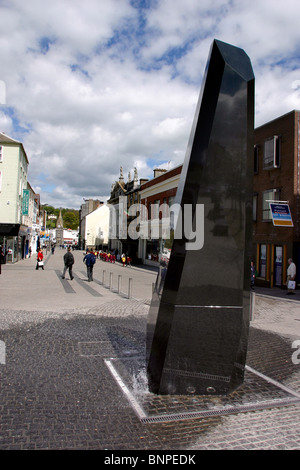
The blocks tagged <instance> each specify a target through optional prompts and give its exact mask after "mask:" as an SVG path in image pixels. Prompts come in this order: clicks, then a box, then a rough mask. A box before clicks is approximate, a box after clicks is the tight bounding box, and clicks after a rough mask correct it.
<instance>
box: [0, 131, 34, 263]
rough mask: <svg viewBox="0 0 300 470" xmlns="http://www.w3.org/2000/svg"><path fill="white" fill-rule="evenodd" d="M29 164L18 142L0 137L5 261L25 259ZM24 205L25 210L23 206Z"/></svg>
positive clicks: (0, 211)
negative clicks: (25, 215) (25, 219)
mask: <svg viewBox="0 0 300 470" xmlns="http://www.w3.org/2000/svg"><path fill="white" fill-rule="evenodd" d="M28 165H29V161H28V158H27V155H26V152H25V149H24V147H23V144H22V143H21V142H18V141H16V140H14V139H12V138H11V137H9V136H7V135H6V134H3V133H0V245H2V246H3V247H4V248H5V250H6V253H7V255H6V260H7V261H8V262H16V261H18V260H19V259H22V258H24V257H25V256H26V245H27V248H28V244H26V241H28V231H27V229H28V227H27V226H25V224H24V216H23V213H24V214H27V213H28V204H29V192H28V189H27V171H28ZM24 203H25V206H24Z"/></svg>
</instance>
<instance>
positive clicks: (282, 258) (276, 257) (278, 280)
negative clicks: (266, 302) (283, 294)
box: [254, 243, 293, 288]
mask: <svg viewBox="0 0 300 470" xmlns="http://www.w3.org/2000/svg"><path fill="white" fill-rule="evenodd" d="M292 252H293V247H292V246H290V244H284V243H283V244H272V243H257V244H256V260H254V262H255V267H256V282H255V284H256V285H258V286H262V287H279V288H285V286H286V279H287V275H286V271H287V266H288V258H290V257H292V254H291V253H292ZM288 253H289V254H288Z"/></svg>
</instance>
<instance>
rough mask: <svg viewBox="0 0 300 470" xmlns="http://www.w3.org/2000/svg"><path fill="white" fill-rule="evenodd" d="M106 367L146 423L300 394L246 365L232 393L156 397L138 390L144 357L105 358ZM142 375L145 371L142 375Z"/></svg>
mask: <svg viewBox="0 0 300 470" xmlns="http://www.w3.org/2000/svg"><path fill="white" fill-rule="evenodd" d="M105 363H106V366H107V367H108V369H109V371H110V373H111V374H112V376H113V377H114V379H115V381H116V383H117V384H118V386H119V387H120V389H121V390H122V392H123V394H124V395H125V397H126V398H127V400H128V402H129V403H130V406H131V407H132V409H133V410H134V411H135V413H136V415H137V416H138V418H139V419H140V421H141V422H142V423H144V424H150V423H159V422H171V421H181V420H188V419H199V418H207V417H213V416H222V415H229V414H236V413H243V412H249V411H257V410H262V409H270V408H276V407H281V406H290V405H293V404H296V403H299V402H300V394H299V393H297V392H295V391H294V390H291V389H290V388H288V387H286V386H284V385H283V384H280V383H279V382H276V381H275V380H273V379H271V378H270V377H267V376H265V375H263V374H261V373H260V372H258V371H256V370H254V369H252V368H251V367H249V366H246V371H247V374H246V376H247V375H248V378H247V379H246V376H245V386H244V387H243V386H242V387H241V388H240V389H239V391H236V392H234V393H233V394H232V395H231V396H229V397H228V396H226V397H221V396H218V397H215V396H214V397H210V396H207V395H205V396H178V395H177V396H157V395H154V394H151V393H150V392H148V388H147V385H146V384H144V389H143V390H142V391H141V390H136V389H135V385H136V383H135V385H134V382H136V380H133V379H134V377H135V378H136V377H137V376H140V375H141V371H142V372H144V376H145V371H143V359H142V358H138V357H135V358H132V357H131V358H128V357H126V358H124V357H123V358H110V359H105ZM142 375H143V374H142Z"/></svg>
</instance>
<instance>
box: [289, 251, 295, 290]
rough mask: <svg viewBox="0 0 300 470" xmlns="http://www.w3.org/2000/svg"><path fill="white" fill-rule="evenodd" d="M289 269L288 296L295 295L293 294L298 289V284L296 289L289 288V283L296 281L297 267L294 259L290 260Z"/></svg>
mask: <svg viewBox="0 0 300 470" xmlns="http://www.w3.org/2000/svg"><path fill="white" fill-rule="evenodd" d="M288 263H289V267H288V268H287V288H288V292H287V294H294V293H295V292H293V291H294V290H295V288H296V283H295V287H294V289H291V288H289V281H296V265H295V263H294V261H293V260H292V258H289V259H288Z"/></svg>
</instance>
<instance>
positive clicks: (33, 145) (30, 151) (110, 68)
mask: <svg viewBox="0 0 300 470" xmlns="http://www.w3.org/2000/svg"><path fill="white" fill-rule="evenodd" d="M0 18H1V29H0V132H5V133H6V134H8V135H9V136H11V137H13V138H14V139H16V140H19V141H21V142H22V143H23V145H24V147H25V150H26V152H27V155H28V158H29V162H30V164H29V174H28V180H29V182H30V184H31V185H32V187H33V188H34V190H35V191H36V192H37V193H40V194H41V202H42V203H47V204H52V205H54V206H55V207H60V206H62V207H69V208H71V207H73V208H76V209H78V208H79V207H80V204H81V203H82V202H83V198H98V199H101V200H106V199H107V198H108V196H109V194H110V188H111V185H112V183H114V181H116V180H117V179H118V177H119V171H120V166H122V167H123V172H124V177H125V179H126V180H127V175H128V172H131V176H133V169H134V167H137V169H138V176H139V178H141V177H146V178H151V177H152V176H153V169H154V168H156V167H162V168H172V167H174V166H176V165H179V164H181V163H182V162H183V159H184V155H185V151H186V147H187V142H188V137H189V133H190V130H191V125H192V121H193V117H194V112H195V107H196V103H197V100H198V95H199V91H200V87H201V83H202V77H203V72H204V68H205V65H206V62H207V58H208V53H209V50H210V46H211V43H212V41H213V39H214V38H216V39H219V40H221V41H224V42H228V43H230V44H233V45H235V46H238V47H241V48H242V49H244V50H245V52H246V53H247V54H248V55H249V57H250V59H251V62H252V66H253V69H254V73H255V77H256V91H255V107H256V111H255V125H256V126H259V125H261V124H264V123H265V122H267V121H269V120H272V119H274V118H276V117H278V116H280V115H282V114H284V113H286V112H289V111H291V110H293V109H300V27H299V19H300V2H299V0H285V1H284V2H280V1H275V0H252V1H251V2H249V1H248V0H85V1H84V2H82V1H81V0H80V1H79V0H51V1H48V0H47V1H46V0H0Z"/></svg>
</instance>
